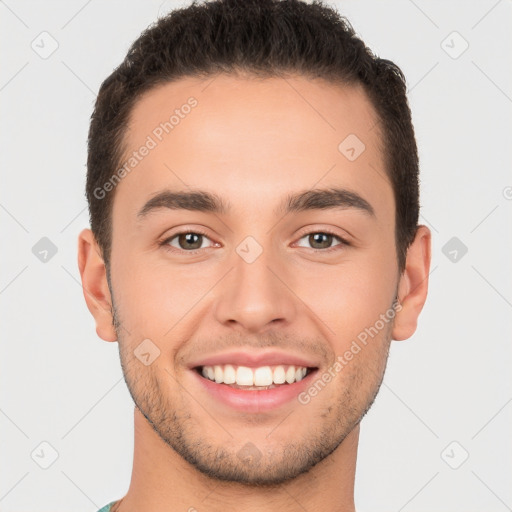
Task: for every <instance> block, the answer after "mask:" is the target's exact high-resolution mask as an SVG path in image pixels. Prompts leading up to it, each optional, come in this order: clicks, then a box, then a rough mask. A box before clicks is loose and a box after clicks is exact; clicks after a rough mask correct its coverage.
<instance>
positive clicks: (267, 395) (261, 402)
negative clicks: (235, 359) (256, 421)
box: [192, 369, 318, 413]
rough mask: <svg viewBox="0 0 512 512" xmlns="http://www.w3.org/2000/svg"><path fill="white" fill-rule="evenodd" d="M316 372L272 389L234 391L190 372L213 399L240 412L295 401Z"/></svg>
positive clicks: (264, 408)
mask: <svg viewBox="0 0 512 512" xmlns="http://www.w3.org/2000/svg"><path fill="white" fill-rule="evenodd" d="M317 371H318V370H317V369H315V370H313V371H311V373H309V374H308V375H306V377H304V378H303V379H302V380H301V381H299V382H294V383H293V384H282V385H278V386H276V387H275V388H272V389H262V390H257V389H236V388H232V387H231V386H228V385H227V384H217V383H216V382H214V381H212V380H210V379H207V378H205V377H203V376H201V375H200V374H199V373H198V372H197V371H196V370H192V372H193V373H194V374H195V376H196V378H197V379H198V380H199V382H200V385H202V386H203V387H204V389H205V390H206V391H207V392H208V393H210V394H211V395H212V396H213V397H214V398H215V399H217V400H219V401H220V402H222V403H224V404H226V405H228V406H230V407H231V408H233V409H236V410H238V411H241V412H253V413H254V412H256V413H257V412H264V411H270V410H272V409H277V408H278V407H281V406H282V405H284V404H286V403H288V402H291V401H292V400H296V399H297V396H298V395H299V394H300V393H302V392H303V391H304V390H305V389H306V388H307V387H308V386H309V385H310V383H311V380H312V379H313V377H314V375H315V374H316V372H317Z"/></svg>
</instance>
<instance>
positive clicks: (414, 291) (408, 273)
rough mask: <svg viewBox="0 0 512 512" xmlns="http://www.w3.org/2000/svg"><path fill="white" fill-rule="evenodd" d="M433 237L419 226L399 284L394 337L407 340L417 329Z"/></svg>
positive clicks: (425, 294)
mask: <svg viewBox="0 0 512 512" xmlns="http://www.w3.org/2000/svg"><path fill="white" fill-rule="evenodd" d="M431 237H432V236H431V232H430V229H429V228H427V227H426V226H423V225H420V226H418V229H417V231H416V236H415V238H414V240H413V242H412V244H411V245H410V246H409V249H408V251H407V258H406V263H405V269H404V271H403V273H402V276H401V277H400V282H399V285H398V299H399V302H400V308H399V310H397V314H396V317H395V323H394V326H393V333H392V338H393V339H394V340H406V339H407V338H410V337H411V336H412V335H413V334H414V332H415V331H416V327H417V323H418V317H419V315H420V313H421V310H422V309H423V306H424V304H425V301H426V299H427V291H428V277H429V272H430V258H431Z"/></svg>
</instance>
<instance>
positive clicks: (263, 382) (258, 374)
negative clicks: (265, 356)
mask: <svg viewBox="0 0 512 512" xmlns="http://www.w3.org/2000/svg"><path fill="white" fill-rule="evenodd" d="M271 384H272V370H271V369H270V366H263V367H261V368H256V370H254V385H255V386H270V385H271Z"/></svg>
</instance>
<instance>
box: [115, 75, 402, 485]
mask: <svg viewBox="0 0 512 512" xmlns="http://www.w3.org/2000/svg"><path fill="white" fill-rule="evenodd" d="M190 97H194V98H195V100H197V105H196V106H194V107H193V108H190V109H188V108H185V109H181V110H180V112H181V115H180V116H179V118H180V119H179V122H178V123H177V124H176V125H175V126H174V127H173V128H172V130H169V133H165V131H163V132H162V130H158V129H157V127H158V126H159V125H160V123H162V122H165V121H168V120H169V117H170V116H171V115H172V114H173V113H174V111H175V109H180V108H181V107H182V105H185V104H187V100H188V99H189V98H190ZM185 111H186V112H188V114H185ZM376 123H377V117H376V114H375V112H374V109H373V108H372V106H371V104H370V102H369V100H368V99H367V97H366V96H365V94H364V92H363V91H362V90H361V89H359V88H354V87H350V88H349V87H339V86H334V85H329V84H327V83H325V82H320V81H318V82H312V81H311V80H307V79H304V78H293V79H292V78H289V79H286V80H284V79H279V78H275V79H266V80H259V81H258V80H250V79H242V78H235V77H231V76H224V75H221V76H217V77H216V78H215V79H214V80H213V81H211V79H210V80H208V81H199V80H197V79H186V80H180V81H178V82H175V83H171V84H166V85H164V86H160V87H158V88H157V89H154V90H152V91H150V92H149V93H147V94H146V95H145V96H143V97H142V99H141V100H139V101H138V102H137V104H136V105H135V108H134V110H133V113H132V117H131V120H130V124H129V129H128V131H127V135H126V143H127V155H126V156H127V157H128V156H129V155H131V153H132V152H133V151H136V150H138V149H139V148H140V147H141V146H142V145H144V144H147V141H148V136H150V137H151V139H153V141H154V142H155V143H156V146H155V147H152V148H151V149H150V151H149V152H148V154H147V156H145V157H144V158H143V159H141V161H140V162H139V163H138V164H137V166H136V167H135V168H134V169H133V170H132V171H131V172H130V173H129V174H127V175H126V176H125V177H124V178H123V179H122V180H121V182H120V183H119V185H118V186H117V188H116V191H115V194H116V195H115V201H114V205H113V216H112V220H113V238H112V253H111V286H112V288H111V292H112V299H113V300H114V303H113V304H114V308H115V313H116V327H117V329H116V331H117V336H118V341H119V349H120V356H121V362H122V366H123V371H124V376H125V379H126V382H127V385H128V388H129V390H130V393H131V394H132V397H133V399H134V401H135V403H136V406H137V407H138V409H139V410H140V411H141V412H142V414H143V415H144V416H145V417H146V418H147V420H148V421H149V422H150V423H151V424H152V427H153V428H154V430H155V431H156V432H157V433H158V435H159V436H160V437H161V438H162V439H163V440H164V441H165V442H166V443H167V444H168V445H169V446H170V447H172V448H173V449H174V450H175V451H176V452H178V453H179V454H180V455H181V456H182V457H183V458H185V459H186V460H187V461H188V462H190V463H191V464H193V465H194V466H195V467H196V468H198V469H199V470H201V471H202V472H203V473H205V474H207V475H209V476H210V477H213V478H218V479H224V480H231V481H238V482H244V483H260V484H263V483H274V484H275V483H280V482H283V481H286V480H287V479H290V478H293V477H295V476H297V475H298V474H300V473H303V472H305V471H307V470H308V469H309V468H311V467H312V466H313V465H315V464H317V463H318V462H320V461H321V460H322V459H324V458H325V457H326V456H327V455H329V454H330V453H332V452H333V450H335V449H336V448H337V447H338V446H339V444H340V443H341V442H342V441H343V439H344V438H345V437H346V436H347V435H348V434H349V433H350V432H351V431H352V430H353V429H354V428H355V427H356V426H357V425H358V423H359V421H360V419H361V418H362V416H363V415H364V414H365V412H366V411H367V410H368V408H369V407H370V405H371V404H372V402H373V400H374V398H375V396H376V394H377V391H378V389H379V386H380V383H381V381H382V377H383V374H384V370H385V365H386V359H387V354H388V348H389V343H390V340H391V329H392V326H393V321H392V318H393V312H392V308H393V303H394V300H395V297H396V293H397V286H398V279H399V274H398V268H397V260H396V252H395V238H394V230H395V206H394V198H393V191H392V188H391V185H390V182H389V180H388V178H387V177H386V174H385V171H384V167H383V155H382V153H381V150H380V149H379V142H380V141H379V131H378V126H376ZM155 129H156V132H155ZM155 133H156V134H159V136H160V138H161V139H162V140H161V141H160V140H159V137H157V136H156V135H155ZM351 134H352V135H351ZM354 135H355V136H357V139H359V141H361V142H362V143H364V151H363V152H362V153H360V154H359V156H358V153H359V152H360V151H361V149H362V146H361V145H360V142H358V141H357V139H355V138H354ZM347 137H349V139H347V141H346V142H345V143H344V144H342V145H341V149H339V146H340V143H342V141H344V140H345V139H346V138H347ZM149 145H150V146H153V144H152V143H149ZM351 148H353V150H352V149H351ZM354 156H356V158H355V159H354ZM320 189H321V190H326V189H343V190H345V191H348V192H350V193H351V194H352V196H350V195H347V194H345V196H343V195H338V196H337V197H338V199H340V198H341V199H343V198H345V200H344V201H343V202H342V204H341V206H339V207H337V208H332V207H330V208H325V209H319V208H308V207H307V206H308V203H307V202H305V203H304V202H303V206H306V207H305V208H302V209H301V208H298V209H292V210H291V211H289V212H287V210H286V206H287V203H286V200H287V199H288V197H290V196H293V195H296V194H301V193H304V192H308V191H314V190H320ZM196 190H201V191H205V192H208V193H210V194H213V195H215V196H217V198H220V199H222V202H223V203H224V206H225V207H226V209H225V211H222V212H220V211H217V212H211V211H208V209H204V208H203V209H202V210H194V209H183V208H176V207H173V208H169V207H165V206H164V203H165V200H162V201H160V202H159V203H158V204H159V205H160V206H159V207H155V208H146V211H145V213H144V214H141V215H138V214H139V212H140V211H141V210H142V209H143V207H144V205H145V204H146V203H147V202H148V201H149V200H150V199H151V198H153V197H154V196H156V195H157V194H159V193H161V192H162V191H169V192H193V191H196ZM356 196H358V197H359V198H361V199H362V200H363V201H361V200H360V201H359V202H357V197H356ZM347 197H348V198H349V199H351V200H350V201H347V200H346V199H347ZM354 198H355V200H354ZM365 202H366V203H367V205H369V206H370V208H371V211H369V209H368V208H365ZM182 204H183V203H182ZM196 204H197V202H196ZM153 206H155V205H153ZM169 206H171V205H170V204H169ZM309 206H312V205H311V204H309ZM178 233H183V234H182V235H181V236H179V235H177V234H178ZM187 233H189V234H188V235H186V234H187ZM176 235H177V236H176ZM338 237H339V238H338ZM341 239H342V240H344V241H345V242H341ZM166 240H167V242H166V243H162V242H165V241H166ZM192 251H195V252H192ZM382 315H383V316H384V317H385V318H386V319H387V320H386V321H383V320H382V318H383V316H382ZM386 315H387V316H386ZM365 329H366V331H365ZM369 332H371V335H369V334H368V333H369ZM362 333H366V343H363V342H362V340H363V339H365V336H364V334H362ZM143 340H150V342H148V341H145V342H144V343H145V345H141V343H142V342H143ZM354 342H355V343H356V345H357V346H359V350H357V348H355V346H356V345H354ZM139 346H141V347H143V349H144V350H142V349H141V348H139V349H138V347H139ZM156 347H158V350H159V355H158V357H157V358H156V359H154V361H153V362H151V364H147V365H146V364H144V363H143V362H141V360H140V359H139V357H140V352H141V351H142V352H146V353H148V354H150V355H149V356H143V357H142V359H144V358H146V359H148V360H152V359H153V357H154V356H155V355H157V353H158V351H157V350H156ZM347 351H349V352H351V353H352V357H350V356H346V353H347ZM235 352H236V354H235ZM136 354H138V355H139V357H136ZM270 355H272V357H267V356H270ZM251 356H255V357H256V356H258V357H259V356H261V358H260V359H257V357H256V358H255V357H251ZM338 357H339V358H342V359H341V360H342V361H343V363H341V362H340V359H338ZM336 361H338V365H335V363H336ZM146 362H147V361H146ZM294 363H295V365H294V366H295V371H297V369H299V368H300V367H303V366H304V367H308V368H309V370H308V374H307V375H306V377H305V378H303V379H302V380H301V381H298V382H295V383H291V384H290V383H288V382H286V381H285V383H282V384H278V385H276V386H275V387H274V388H273V389H269V390H267V391H260V390H244V389H235V388H234V386H230V385H228V384H225V383H221V382H215V381H212V380H210V379H208V371H210V372H213V374H215V368H212V370H208V368H206V369H204V373H205V374H206V375H207V376H206V377H204V376H202V372H203V367H204V366H211V367H214V366H215V364H217V365H218V366H219V367H220V370H219V369H217V380H219V378H220V377H219V376H220V375H221V374H222V376H223V377H222V378H224V376H225V377H226V380H228V381H229V380H230V377H229V376H230V375H231V376H232V374H233V371H234V372H235V376H236V375H237V374H236V372H237V371H238V370H237V368H238V367H239V366H241V367H249V368H251V369H252V370H253V373H252V375H255V374H257V375H258V378H262V379H263V380H262V381H261V382H263V381H265V379H267V378H268V375H269V371H270V375H271V377H275V378H276V380H278V381H279V380H282V371H281V369H279V368H278V367H280V366H282V370H283V371H284V373H285V375H286V376H291V373H292V372H293V370H289V367H290V366H292V364H294ZM225 365H232V366H233V368H232V369H231V368H229V367H226V366H225ZM340 366H341V368H340ZM262 367H270V369H267V368H264V369H263V370H261V369H260V370H256V371H255V369H256V368H262ZM221 370H222V371H221ZM244 375H247V370H245V371H244V370H243V369H242V370H240V372H239V376H240V378H242V377H243V376H244ZM248 375H249V377H251V374H250V373H249V374H248ZM280 375H281V377H280ZM325 375H330V377H331V378H330V379H329V378H328V377H325ZM211 376H212V373H210V377H211ZM214 378H215V376H214ZM231 378H232V377H231ZM299 378H300V370H299ZM290 380H291V377H290ZM327 381H328V382H327ZM244 382H245V381H244ZM258 382H260V381H258ZM315 383H316V392H315V391H311V389H313V388H315ZM264 395H265V396H264Z"/></svg>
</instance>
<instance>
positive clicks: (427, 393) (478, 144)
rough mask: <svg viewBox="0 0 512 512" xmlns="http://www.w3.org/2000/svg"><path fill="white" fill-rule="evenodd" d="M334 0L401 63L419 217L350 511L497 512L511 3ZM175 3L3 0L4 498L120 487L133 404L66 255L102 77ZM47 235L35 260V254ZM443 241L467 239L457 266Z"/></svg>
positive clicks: (87, 508) (502, 499)
mask: <svg viewBox="0 0 512 512" xmlns="http://www.w3.org/2000/svg"><path fill="white" fill-rule="evenodd" d="M330 3H331V4H332V5H336V6H337V7H338V8H339V10H340V12H341V13H342V14H344V15H346V16H347V17H348V19H349V20H350V21H351V22H352V24H353V26H354V27H355V29H356V31H357V32H358V34H359V35H360V36H361V37H362V38H363V39H364V40H365V42H366V43H367V44H368V45H369V46H370V47H371V48H372V49H373V50H374V51H375V52H376V53H377V54H378V55H380V56H381V57H384V58H389V59H391V60H393V61H395V62H396V63H397V64H398V65H399V66H400V67H401V68H402V69H403V71H404V73H405V75H406V77H407V80H408V84H409V98H410V103H411V107H412V111H413V117H414V124H415V128H416V133H417V140H418V145H419V150H420V160H421V170H422V217H421V222H423V223H426V224H427V225H428V226H430V228H431V229H432V233H433V260H432V273H431V276H430V290H429V297H428V300H427V303H426V306H425V308H424V311H423V313H422V314H421V316H420V321H419V326H418V330H417V332H416V334H415V335H414V336H413V337H412V338H411V339H409V340H407V341H401V342H396V341H395V342H393V344H392V348H391V353H390V359H389V363H388V369H387V373H386V376H385V379H384V383H383V385H382V388H381V391H380V394H379V396H378V397H377V400H376V402H375V404H374V406H373V408H372V409H371V410H370V412H369V413H368V415H367V416H366V417H365V418H364V419H363V422H362V427H361V440H360V447H359V457H358V465H357V473H356V505H357V508H358V511H359V512H366V511H372V512H380V511H386V512H390V511H393V512H400V511H404V512H408V511H416V512H421V511H429V512H434V511H454V512H455V511H464V512H468V511H486V512H502V511H505V510H511V508H510V507H512V486H511V485H510V482H511V473H512V441H511V436H510V431H511V430H510V427H511V423H512V404H511V401H512V385H511V382H510V373H511V372H510V368H511V363H512V357H511V355H512V354H511V352H512V351H511V343H510V342H511V331H512V325H511V318H512V315H511V312H512V279H511V274H512V273H511V266H510V262H511V261H512V244H511V236H510V234H511V224H512V222H511V221H512V200H511V199H512V175H511V173H510V168H511V160H512V158H511V153H510V145H511V135H512V131H511V124H512V123H511V112H512V99H511V97H512V73H511V68H512V62H511V59H510V48H512V44H511V39H512V36H511V32H512V31H511V30H510V20H511V19H512V18H511V15H512V3H511V1H510V0H501V1H496V0H488V1H487V0H486V1H479V2H475V1H473V2H468V1H464V2H462V1H458V2H440V1H438V2H427V1H420V0H415V1H414V2H413V1H412V0H401V1H387V2H380V1H359V2H356V1H342V2H336V3H334V2H330ZM177 5H184V4H180V3H177V2H164V3H162V1H161V0H155V1H141V0H139V1H123V2H121V1H102V2H100V1H99V0H92V1H91V0H89V1H84V0H73V1H67V2H64V1H61V2H48V1H47V2H35V1H30V2H29V1H17V2H15V1H14V0H6V1H0V34H1V35H0V37H1V44H0V52H1V67H0V102H1V126H2V131H1V148H0V149H1V150H0V169H1V173H2V187H1V189H0V220H1V229H2V240H3V243H2V251H1V252H0V258H1V260H0V263H1V270H2V272H1V275H0V304H1V308H2V324H1V326H2V343H1V349H2V352H1V356H0V364H1V367H0V379H1V381H0V393H1V394H0V429H1V438H0V450H1V452H0V460H1V461H2V463H1V465H0V510H1V511H3V512H14V511H16V512H17V511H52V512H71V511H79V510H82V511H84V512H95V511H96V510H97V509H98V508H100V507H101V506H103V505H105V504H106V503H108V502H109V501H111V500H113V499H117V498H119V497H121V496H122V495H124V493H125V492H126V491H127V489H128V485H129V481H130V476H131V468H132V455H133V403H132V401H131V398H130V395H129V393H128V391H127V389H126V386H125V384H124V381H123V379H122V373H121V368H120V363H119V357H118V351H117V344H116V343H107V342H104V341H102V340H100V339H99V338H98V337H97V336H96V333H95V327H94V322H93V319H92V317H91V315H90V314H89V312H88V310H87V308H86V305H85V301H84V299H83V295H82V289H81V286H80V278H79V272H78V267H77V254H76V251H77V235H78V232H79V231H80V230H81V229H82V228H84V227H87V226H88V214H87V209H86V208H87V206H86V201H85V196H84V186H85V162H86V137H87V131H88V124H89V116H90V114H91V112H92V107H93V102H94V100H95V95H96V93H97V90H98V87H99V85H100V83H101V81H102V80H103V79H104V78H105V77H106V76H107V75H108V74H110V72H111V71H112V70H113V68H114V67H115V66H117V65H118V64H119V63H120V62H121V60H122V59H123V57H124V55H125V53H126V51H127V49H128V47H129V45H130V44H131V42H132V41H133V40H134V39H135V38H136V37H138V35H139V34H140V32H141V31H142V30H143V29H144V28H146V26H147V25H149V24H150V23H151V22H153V21H154V20H155V19H156V17H157V15H158V14H159V13H160V14H162V13H164V12H166V11H168V10H170V9H171V8H174V7H175V6H177ZM44 31H46V32H48V33H49V34H51V37H52V38H54V39H55V40H56V41H57V43H58V48H57V50H56V51H55V52H54V53H53V54H52V55H50V56H49V57H48V58H46V59H43V58H42V57H41V56H40V55H39V54H38V53H37V52H36V51H34V50H33V49H32V47H31V45H32V42H33V41H35V42H34V46H36V45H39V47H38V48H39V51H40V52H42V51H43V48H42V47H43V46H44V48H45V49H46V51H47V50H48V49H49V48H51V44H52V43H51V40H50V38H49V37H48V36H46V35H43V36H41V35H40V34H41V33H42V32H44ZM454 31H456V32H457V33H458V34H459V35H457V34H453V32H454ZM41 38H46V39H44V40H43V41H42V39H41ZM41 41H42V42H41ZM443 41H444V42H443ZM464 41H467V43H468V44H469V47H468V49H467V50H466V51H465V52H464V53H462V54H460V55H459V53H460V52H461V50H462V49H464V46H465V42H464ZM36 47H37V46H36ZM454 57H457V58H454ZM43 237H47V238H49V239H50V240H51V241H52V242H53V244H55V246H56V248H57V253H56V254H55V255H54V256H53V257H50V255H51V253H50V254H49V255H48V258H47V259H48V261H47V262H43V261H40V259H38V258H37V257H36V255H34V253H33V251H32V248H33V247H34V246H35V245H36V243H37V242H38V241H39V240H40V239H41V238H43ZM452 237H457V239H458V240H459V241H460V242H457V241H456V243H458V244H459V245H460V243H463V244H464V245H465V246H466V247H467V249H468V251H467V254H465V255H462V252H461V251H460V250H458V253H457V260H456V261H455V262H454V261H451V260H452V259H453V258H454V257H455V253H453V252H452V253H451V254H450V251H453V247H451V246H448V247H447V248H446V249H445V252H446V253H447V255H448V256H447V255H445V254H444V253H443V247H445V244H447V242H448V241H449V240H450V239H452ZM452 243H453V242H452ZM35 252H37V251H35ZM454 441H455V444H451V443H453V442H454ZM42 442H46V443H49V445H51V447H50V446H48V445H47V444H44V445H41V443H42ZM447 447H448V448H447ZM53 450H55V451H56V452H57V453H58V458H57V459H56V460H55V462H54V463H53V464H51V465H50V466H49V467H48V468H47V469H43V468H42V467H40V465H41V464H42V465H45V464H46V465H47V464H49V463H50V462H51V460H52V459H51V457H52V453H53ZM466 452H467V453H468V454H469V458H468V459H467V460H466V461H465V462H463V463H462V465H460V464H461V462H462V461H463V460H464V457H465V454H466ZM450 465H451V466H459V465H460V467H458V469H453V468H452V467H450ZM194 506H195V507H196V508H197V510H198V511H199V512H202V511H204V510H206V508H205V507H204V506H203V507H201V502H200V501H199V500H198V502H197V503H195V504H194ZM327 512H330V511H327Z"/></svg>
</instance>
